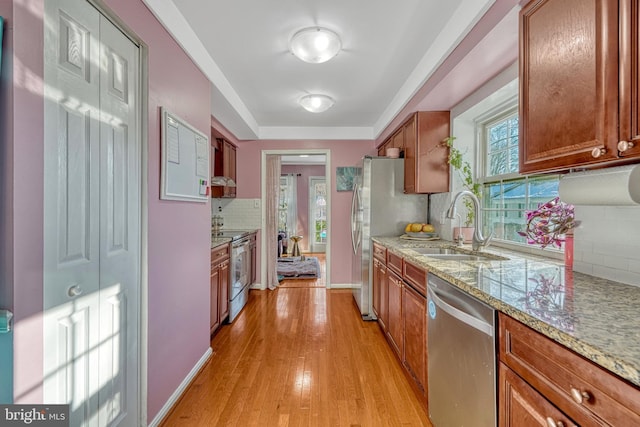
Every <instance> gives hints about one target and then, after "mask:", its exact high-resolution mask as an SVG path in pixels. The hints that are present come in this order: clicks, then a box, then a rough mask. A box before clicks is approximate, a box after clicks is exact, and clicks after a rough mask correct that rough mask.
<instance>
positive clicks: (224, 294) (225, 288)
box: [218, 259, 229, 324]
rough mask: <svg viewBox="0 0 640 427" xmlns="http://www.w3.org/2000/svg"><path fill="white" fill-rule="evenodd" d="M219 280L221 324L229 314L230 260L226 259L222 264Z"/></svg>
mask: <svg viewBox="0 0 640 427" xmlns="http://www.w3.org/2000/svg"><path fill="white" fill-rule="evenodd" d="M219 271H220V273H219V275H220V277H219V282H218V283H220V292H219V297H218V304H219V306H218V307H219V309H218V311H219V312H220V314H219V317H218V318H219V320H220V322H219V323H220V324H221V323H222V322H223V321H224V320H225V319H226V318H227V317H228V316H229V260H228V259H227V260H225V261H223V262H222V263H221V264H220V267H219Z"/></svg>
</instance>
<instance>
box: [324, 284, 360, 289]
mask: <svg viewBox="0 0 640 427" xmlns="http://www.w3.org/2000/svg"><path fill="white" fill-rule="evenodd" d="M356 287H357V288H359V287H360V286H356V285H354V284H353V283H332V284H331V289H353V288H356Z"/></svg>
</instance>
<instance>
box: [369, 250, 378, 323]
mask: <svg viewBox="0 0 640 427" xmlns="http://www.w3.org/2000/svg"><path fill="white" fill-rule="evenodd" d="M371 282H372V285H373V289H372V293H373V302H372V306H373V313H374V314H375V315H376V317H377V318H380V261H378V260H377V259H375V258H374V259H373V280H372V281H371Z"/></svg>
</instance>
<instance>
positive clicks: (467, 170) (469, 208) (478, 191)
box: [443, 136, 482, 243]
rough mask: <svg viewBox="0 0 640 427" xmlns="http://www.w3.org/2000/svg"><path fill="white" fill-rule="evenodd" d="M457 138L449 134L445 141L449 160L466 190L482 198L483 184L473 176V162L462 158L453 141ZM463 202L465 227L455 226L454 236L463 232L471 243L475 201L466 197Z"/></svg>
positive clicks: (466, 239) (467, 241)
mask: <svg viewBox="0 0 640 427" xmlns="http://www.w3.org/2000/svg"><path fill="white" fill-rule="evenodd" d="M455 139H456V137H455V136H449V137H447V138H446V139H445V140H444V141H443V143H444V145H445V146H446V147H448V148H449V158H448V162H449V164H450V165H451V167H452V168H453V169H454V170H455V171H456V173H457V174H458V176H459V177H460V180H461V182H462V186H463V187H464V188H465V189H466V190H469V191H471V192H472V193H473V194H474V195H475V196H476V197H477V198H478V199H480V198H481V197H482V186H481V185H480V184H479V183H478V182H476V181H475V179H474V178H473V172H472V170H471V164H470V163H469V162H468V161H466V160H464V159H463V158H462V154H463V153H462V151H460V150H459V149H458V148H456V147H455V146H454V145H453V141H454V140H455ZM462 202H463V204H464V207H465V210H466V215H465V217H464V227H454V228H453V238H454V239H456V238H457V237H458V236H459V235H461V234H462V236H463V237H464V242H465V243H469V242H471V240H472V238H473V231H474V227H473V226H472V225H473V220H474V219H475V218H474V212H473V203H472V202H471V200H470V199H469V198H468V197H465V198H464V199H463V201H462Z"/></svg>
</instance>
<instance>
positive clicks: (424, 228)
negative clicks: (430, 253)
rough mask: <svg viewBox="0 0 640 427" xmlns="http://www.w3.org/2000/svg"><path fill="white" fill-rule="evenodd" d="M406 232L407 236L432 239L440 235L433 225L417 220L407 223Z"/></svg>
mask: <svg viewBox="0 0 640 427" xmlns="http://www.w3.org/2000/svg"><path fill="white" fill-rule="evenodd" d="M404 232H405V233H406V234H407V236H410V237H415V238H424V239H431V238H434V237H437V236H438V234H437V233H436V229H435V227H434V226H433V225H431V224H424V223H417V222H414V223H410V224H407V226H406V227H405V228H404Z"/></svg>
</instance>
